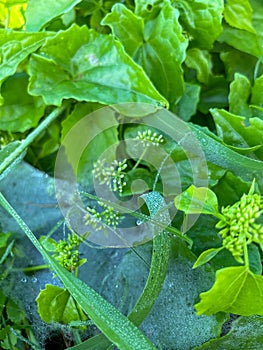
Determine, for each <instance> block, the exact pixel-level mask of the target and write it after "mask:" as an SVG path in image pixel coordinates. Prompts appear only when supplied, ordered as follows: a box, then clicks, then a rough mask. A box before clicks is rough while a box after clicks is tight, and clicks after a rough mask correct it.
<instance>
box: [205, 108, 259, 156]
mask: <svg viewBox="0 0 263 350" xmlns="http://www.w3.org/2000/svg"><path fill="white" fill-rule="evenodd" d="M211 114H212V116H213V118H214V121H215V124H216V129H217V133H218V136H219V137H221V138H222V139H223V140H224V142H225V143H227V144H230V145H232V146H235V147H243V148H247V147H253V146H258V145H260V146H263V121H262V120H261V119H259V118H250V119H249V124H250V125H248V126H246V125H245V120H246V118H245V117H239V116H237V115H234V114H232V113H229V112H227V111H225V110H223V109H221V110H220V109H211ZM254 153H255V155H256V156H257V157H258V158H259V159H261V160H263V147H261V148H259V149H258V150H256V151H255V152H254Z"/></svg>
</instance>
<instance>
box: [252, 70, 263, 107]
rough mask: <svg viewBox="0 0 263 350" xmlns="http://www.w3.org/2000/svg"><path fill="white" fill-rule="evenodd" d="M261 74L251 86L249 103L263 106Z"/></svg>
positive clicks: (262, 79)
mask: <svg viewBox="0 0 263 350" xmlns="http://www.w3.org/2000/svg"><path fill="white" fill-rule="evenodd" d="M262 90H263V75H261V76H260V77H258V78H257V79H256V80H255V83H254V86H253V87H252V96H251V104H253V105H258V106H260V107H263V93H262Z"/></svg>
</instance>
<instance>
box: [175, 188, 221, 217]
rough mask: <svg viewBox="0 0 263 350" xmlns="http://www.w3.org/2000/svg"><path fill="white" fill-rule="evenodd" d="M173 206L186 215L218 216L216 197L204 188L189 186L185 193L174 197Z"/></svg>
mask: <svg viewBox="0 0 263 350" xmlns="http://www.w3.org/2000/svg"><path fill="white" fill-rule="evenodd" d="M174 204H175V206H176V208H177V209H179V210H182V211H184V212H185V213H186V214H212V215H215V216H217V215H218V203H217V197H216V195H215V193H214V192H213V191H211V190H210V189H209V188H206V187H195V186H194V185H191V186H190V187H188V189H187V190H186V191H184V192H182V193H181V194H179V195H178V196H176V197H175V199H174Z"/></svg>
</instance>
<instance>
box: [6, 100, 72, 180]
mask: <svg viewBox="0 0 263 350" xmlns="http://www.w3.org/2000/svg"><path fill="white" fill-rule="evenodd" d="M66 106H67V104H65V105H63V106H61V107H58V108H56V109H54V110H53V111H52V112H51V113H50V114H49V115H48V116H47V117H46V118H45V119H44V120H43V122H42V123H41V124H40V125H39V126H38V127H36V128H35V129H34V130H33V131H32V132H31V133H30V134H29V135H28V136H27V137H26V139H25V140H23V141H22V142H21V144H20V145H19V146H18V147H17V148H16V149H15V150H14V152H12V153H11V154H10V155H9V156H8V157H6V158H5V160H4V161H3V162H2V163H1V164H0V175H1V174H2V173H3V172H4V171H5V170H6V169H7V168H8V167H9V166H10V165H11V164H12V163H13V162H14V161H15V160H16V158H18V157H19V156H20V155H21V154H22V153H23V152H24V151H25V150H26V148H27V147H28V146H29V145H30V144H31V143H32V142H33V141H34V140H35V139H36V138H37V137H38V136H39V135H40V134H41V133H42V131H44V130H45V129H46V128H47V127H48V126H49V125H50V124H51V123H52V122H53V121H54V120H55V119H56V118H57V117H58V116H59V115H60V114H61V113H62V112H63V111H64V110H65V108H66Z"/></svg>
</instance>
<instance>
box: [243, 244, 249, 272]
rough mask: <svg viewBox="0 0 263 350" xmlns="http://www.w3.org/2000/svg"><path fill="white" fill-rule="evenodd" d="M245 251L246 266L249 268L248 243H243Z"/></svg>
mask: <svg viewBox="0 0 263 350" xmlns="http://www.w3.org/2000/svg"><path fill="white" fill-rule="evenodd" d="M243 250H244V260H245V266H246V267H247V268H249V257H248V249H247V242H246V241H244V243H243Z"/></svg>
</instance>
